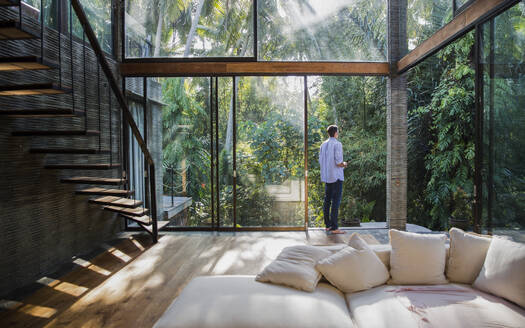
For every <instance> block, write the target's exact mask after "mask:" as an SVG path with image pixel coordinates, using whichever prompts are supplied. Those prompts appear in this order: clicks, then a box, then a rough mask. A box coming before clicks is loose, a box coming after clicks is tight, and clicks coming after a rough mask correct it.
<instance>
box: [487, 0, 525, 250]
mask: <svg viewBox="0 0 525 328" xmlns="http://www.w3.org/2000/svg"><path fill="white" fill-rule="evenodd" d="M523 49H525V4H524V3H523V2H521V3H520V4H518V5H516V6H514V7H512V8H511V9H509V10H507V11H506V12H504V13H503V14H501V15H499V16H497V17H496V18H495V19H494V20H493V21H490V22H488V23H486V24H484V25H483V58H482V63H483V78H484V81H483V95H484V99H483V104H484V126H483V128H484V136H483V139H484V142H483V155H484V159H483V180H484V183H483V194H484V202H483V204H484V208H483V223H484V228H485V229H487V230H488V231H493V232H494V233H496V234H509V235H511V236H512V237H513V238H515V239H517V240H520V241H524V240H525V235H524V234H523V229H525V165H524V163H525V155H524V153H523V149H525V130H524V129H523V126H525V66H524V63H525V52H524V51H523ZM518 230H521V233H520V232H519V231H518Z"/></svg>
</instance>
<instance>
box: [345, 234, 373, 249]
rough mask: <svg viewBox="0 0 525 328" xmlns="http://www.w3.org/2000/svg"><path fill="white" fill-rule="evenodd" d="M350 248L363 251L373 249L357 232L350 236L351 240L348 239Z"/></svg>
mask: <svg viewBox="0 0 525 328" xmlns="http://www.w3.org/2000/svg"><path fill="white" fill-rule="evenodd" d="M348 246H350V247H353V248H355V249H361V250H363V249H371V248H370V246H369V245H368V243H367V242H366V241H364V240H363V238H361V236H359V234H358V233H357V232H354V233H353V234H352V235H350V238H349V239H348Z"/></svg>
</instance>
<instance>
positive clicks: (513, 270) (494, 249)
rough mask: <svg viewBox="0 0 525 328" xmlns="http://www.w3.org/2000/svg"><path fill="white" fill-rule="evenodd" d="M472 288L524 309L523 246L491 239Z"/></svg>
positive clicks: (501, 239) (524, 249)
mask: <svg viewBox="0 0 525 328" xmlns="http://www.w3.org/2000/svg"><path fill="white" fill-rule="evenodd" d="M474 287H476V288H479V289H481V290H484V291H486V292H489V293H492V294H494V295H497V296H501V297H504V298H506V299H508V300H510V301H512V302H515V303H516V304H519V305H520V306H522V307H525V244H522V243H516V242H513V241H511V240H507V239H503V238H498V237H494V238H492V242H491V243H490V246H489V249H488V251H487V257H486V258H485V262H484V263H483V267H482V268H481V271H480V273H479V276H478V277H477V278H476V280H475V281H474ZM524 326H525V325H524Z"/></svg>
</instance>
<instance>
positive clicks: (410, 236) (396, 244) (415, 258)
mask: <svg viewBox="0 0 525 328" xmlns="http://www.w3.org/2000/svg"><path fill="white" fill-rule="evenodd" d="M389 235H390V244H391V246H392V252H391V254H390V275H391V276H392V280H391V281H390V282H389V283H392V284H397V285H410V284H422V285H435V284H445V283H447V279H446V278H445V263H446V250H445V241H446V239H447V237H446V236H445V235H444V234H438V235H434V234H418V233H413V232H404V231H398V230H394V229H392V230H390V231H389Z"/></svg>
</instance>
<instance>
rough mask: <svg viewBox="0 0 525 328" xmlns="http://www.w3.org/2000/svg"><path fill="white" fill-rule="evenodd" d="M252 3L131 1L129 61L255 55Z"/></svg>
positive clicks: (127, 25)
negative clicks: (151, 58) (130, 59)
mask: <svg viewBox="0 0 525 328" xmlns="http://www.w3.org/2000/svg"><path fill="white" fill-rule="evenodd" d="M253 26H254V24H253V7H252V1H251V0H216V1H205V0H191V1H174V0H153V1H151V0H127V1H126V13H125V30H126V42H125V47H126V57H128V58H136V57H139V58H145V57H184V58H187V57H250V56H253V53H254V51H253V42H254V33H253Z"/></svg>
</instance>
